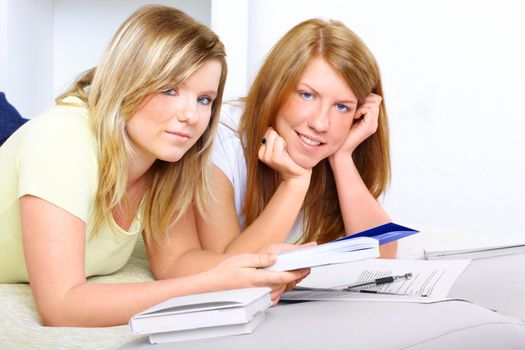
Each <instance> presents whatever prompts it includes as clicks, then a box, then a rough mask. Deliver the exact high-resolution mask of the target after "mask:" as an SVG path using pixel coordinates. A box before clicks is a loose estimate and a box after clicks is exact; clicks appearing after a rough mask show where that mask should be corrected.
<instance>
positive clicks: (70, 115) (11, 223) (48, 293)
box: [0, 6, 307, 326]
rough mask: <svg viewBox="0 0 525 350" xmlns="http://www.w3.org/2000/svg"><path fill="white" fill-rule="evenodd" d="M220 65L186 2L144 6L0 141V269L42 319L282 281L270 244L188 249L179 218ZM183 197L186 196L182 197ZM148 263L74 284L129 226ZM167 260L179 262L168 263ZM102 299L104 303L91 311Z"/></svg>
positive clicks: (69, 319) (115, 261)
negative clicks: (227, 251)
mask: <svg viewBox="0 0 525 350" xmlns="http://www.w3.org/2000/svg"><path fill="white" fill-rule="evenodd" d="M225 78H226V63H225V53H224V48H223V45H222V43H221V42H220V41H219V39H218V38H217V36H216V35H215V34H214V33H213V32H211V31H210V30H209V29H208V28H207V27H205V26H204V25H202V24H200V23H198V22H196V21H195V20H193V19H192V18H191V17H189V16H187V15H186V14H184V13H182V12H180V11H178V10H176V9H172V8H169V7H160V6H149V7H144V8H141V9H139V10H138V11H137V12H136V13H134V14H133V15H132V16H131V17H130V18H128V19H127V20H126V21H125V22H124V23H123V24H122V26H121V27H120V29H119V30H118V32H117V33H116V34H115V36H114V37H113V39H112V41H111V43H110V44H109V46H108V48H107V49H106V52H105V54H104V56H103V58H102V59H101V62H100V64H99V65H98V66H97V67H96V68H94V69H92V70H90V71H88V72H86V73H85V74H83V75H82V76H81V77H80V78H79V79H78V81H77V82H76V83H75V85H74V86H73V87H72V88H71V89H70V90H68V91H67V92H65V93H64V94H63V95H62V96H60V97H59V98H57V105H56V106H55V107H54V108H52V109H50V110H49V111H47V112H45V113H44V114H42V115H41V116H39V117H37V118H35V119H33V120H31V121H29V122H28V123H26V124H25V125H24V126H23V127H22V128H20V129H19V130H18V131H17V132H16V133H15V134H13V135H12V136H11V137H10V138H9V139H8V140H7V141H6V143H5V144H4V145H3V146H2V147H1V148H0V172H1V173H2V181H1V182H0V250H1V251H2V253H1V254H0V282H1V283H16V282H29V283H30V284H31V288H32V291H33V295H34V298H35V300H36V305H37V308H38V311H39V313H40V315H41V318H42V321H43V324H44V325H47V326H111V325H119V324H125V323H126V322H127V321H128V320H129V318H130V317H131V316H132V315H133V314H135V313H137V312H138V311H141V310H143V309H145V308H147V307H149V306H151V305H153V304H156V303H158V302H160V301H163V300H165V299H167V298H169V297H173V296H177V295H183V294H189V293H197V292H206V291H212V290H219V289H231V288H238V287H249V286H262V285H265V286H270V287H272V288H273V290H274V293H273V294H272V296H273V298H274V300H276V298H278V294H279V293H280V292H281V291H282V289H283V285H285V284H287V283H290V282H292V281H294V280H296V279H298V278H301V277H303V276H304V275H305V274H306V273H307V271H305V270H302V271H296V272H287V273H271V272H269V271H264V270H256V269H254V268H255V267H263V266H267V265H271V264H272V263H273V262H274V260H275V257H273V256H272V255H270V254H253V255H251V254H245V255H240V256H236V257H232V258H229V259H225V255H223V254H216V253H211V252H205V251H202V250H201V246H200V243H199V240H198V236H197V234H196V229H195V221H194V218H193V215H194V211H197V212H202V211H203V210H204V208H205V207H206V204H207V202H208V197H209V195H210V187H209V182H208V178H209V173H210V166H209V165H208V162H209V157H210V152H211V142H212V138H213V136H214V133H215V129H216V127H217V122H218V113H219V109H220V103H221V98H222V93H223V88H224V83H225ZM194 208H195V209H194ZM139 234H142V235H143V237H144V240H145V242H146V248H147V252H148V258H149V261H150V264H151V269H152V271H153V273H154V275H155V276H156V277H158V278H165V277H166V276H167V275H169V274H173V273H177V274H181V275H188V274H190V273H191V272H192V271H191V269H188V268H185V269H183V270H181V269H180V268H179V266H183V265H184V264H182V262H184V261H185V260H187V259H192V260H194V259H197V260H198V261H199V264H200V265H199V269H200V270H206V269H207V268H208V267H212V266H215V267H213V268H212V269H211V270H209V269H208V271H207V272H203V273H199V274H195V275H191V276H187V277H181V278H177V279H169V278H168V279H165V280H162V281H154V282H148V283H133V284H108V285H100V284H88V283H86V277H89V276H93V275H104V274H110V273H113V272H115V271H117V270H118V269H120V268H121V267H122V266H123V265H124V264H125V263H126V261H127V260H128V258H129V256H130V254H131V252H132V250H133V247H134V245H135V242H136V241H137V236H138V235H139ZM179 262H180V264H179ZM100 310H104V312H100Z"/></svg>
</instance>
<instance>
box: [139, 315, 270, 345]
mask: <svg viewBox="0 0 525 350" xmlns="http://www.w3.org/2000/svg"><path fill="white" fill-rule="evenodd" d="M266 315H267V313H266V311H260V312H258V313H256V314H255V315H254V316H253V318H252V319H251V320H249V321H248V322H246V323H239V324H230V325H223V326H214V327H206V328H195V329H188V330H184V331H174V332H164V333H154V334H150V336H149V341H150V343H151V344H162V343H170V342H179V341H186V340H195V339H205V338H215V337H226V336H230V335H240V334H249V333H251V332H253V330H254V329H255V328H257V326H258V325H259V324H261V323H262V321H263V320H264V319H265V317H266Z"/></svg>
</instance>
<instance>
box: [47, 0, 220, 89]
mask: <svg viewBox="0 0 525 350" xmlns="http://www.w3.org/2000/svg"><path fill="white" fill-rule="evenodd" d="M148 3H152V2H151V1H144V0H111V1H107V0H90V1H71V0H55V21H54V29H55V30H54V42H55V51H54V57H55V60H54V79H53V81H54V83H53V90H54V93H55V95H57V94H59V93H60V92H61V91H63V90H64V89H65V88H66V87H67V86H68V85H69V83H70V82H71V81H72V80H73V78H74V77H75V76H76V75H77V74H79V73H80V72H82V71H84V70H86V69H89V68H91V67H93V66H95V65H97V63H98V61H99V59H100V57H101V56H102V53H103V51H104V49H105V47H106V46H107V44H108V43H109V41H110V40H111V37H112V36H113V34H114V33H115V32H116V31H117V29H118V28H119V26H120V24H121V23H122V22H123V21H124V20H125V19H126V18H127V17H129V16H130V15H131V14H132V13H133V12H134V11H135V10H136V9H137V8H138V7H140V6H143V5H146V4H148ZM154 3H155V4H160V5H169V6H174V7H177V8H178V9H180V10H182V11H185V12H186V13H188V14H189V15H191V16H192V17H194V18H195V19H197V20H199V21H201V22H203V23H205V24H208V25H209V24H210V21H211V10H210V8H211V5H210V0H197V1H196V0H163V1H158V0H157V1H155V2H154Z"/></svg>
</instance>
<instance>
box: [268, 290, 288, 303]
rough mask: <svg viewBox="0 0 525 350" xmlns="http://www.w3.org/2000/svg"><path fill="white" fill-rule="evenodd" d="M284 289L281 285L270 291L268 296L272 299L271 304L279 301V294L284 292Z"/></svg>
mask: <svg viewBox="0 0 525 350" xmlns="http://www.w3.org/2000/svg"><path fill="white" fill-rule="evenodd" d="M285 289H286V286H282V287H280V288H278V289H275V290H272V291H271V292H270V298H271V299H272V303H273V305H275V304H277V303H278V302H279V299H280V298H281V295H282V294H283V293H284V291H285Z"/></svg>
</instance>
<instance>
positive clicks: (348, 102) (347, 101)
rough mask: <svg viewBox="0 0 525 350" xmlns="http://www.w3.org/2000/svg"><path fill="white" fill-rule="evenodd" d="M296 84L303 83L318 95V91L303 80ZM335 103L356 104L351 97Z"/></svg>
mask: <svg viewBox="0 0 525 350" xmlns="http://www.w3.org/2000/svg"><path fill="white" fill-rule="evenodd" d="M298 85H304V86H306V87H307V88H308V89H310V90H312V91H313V92H314V93H315V94H316V95H320V93H319V91H317V90H316V89H314V88H313V87H312V86H310V85H309V84H307V83H305V82H302V81H300V82H299V84H298ZM337 103H347V104H355V105H357V102H355V101H354V100H352V99H349V100H344V99H343V100H338V101H337Z"/></svg>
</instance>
